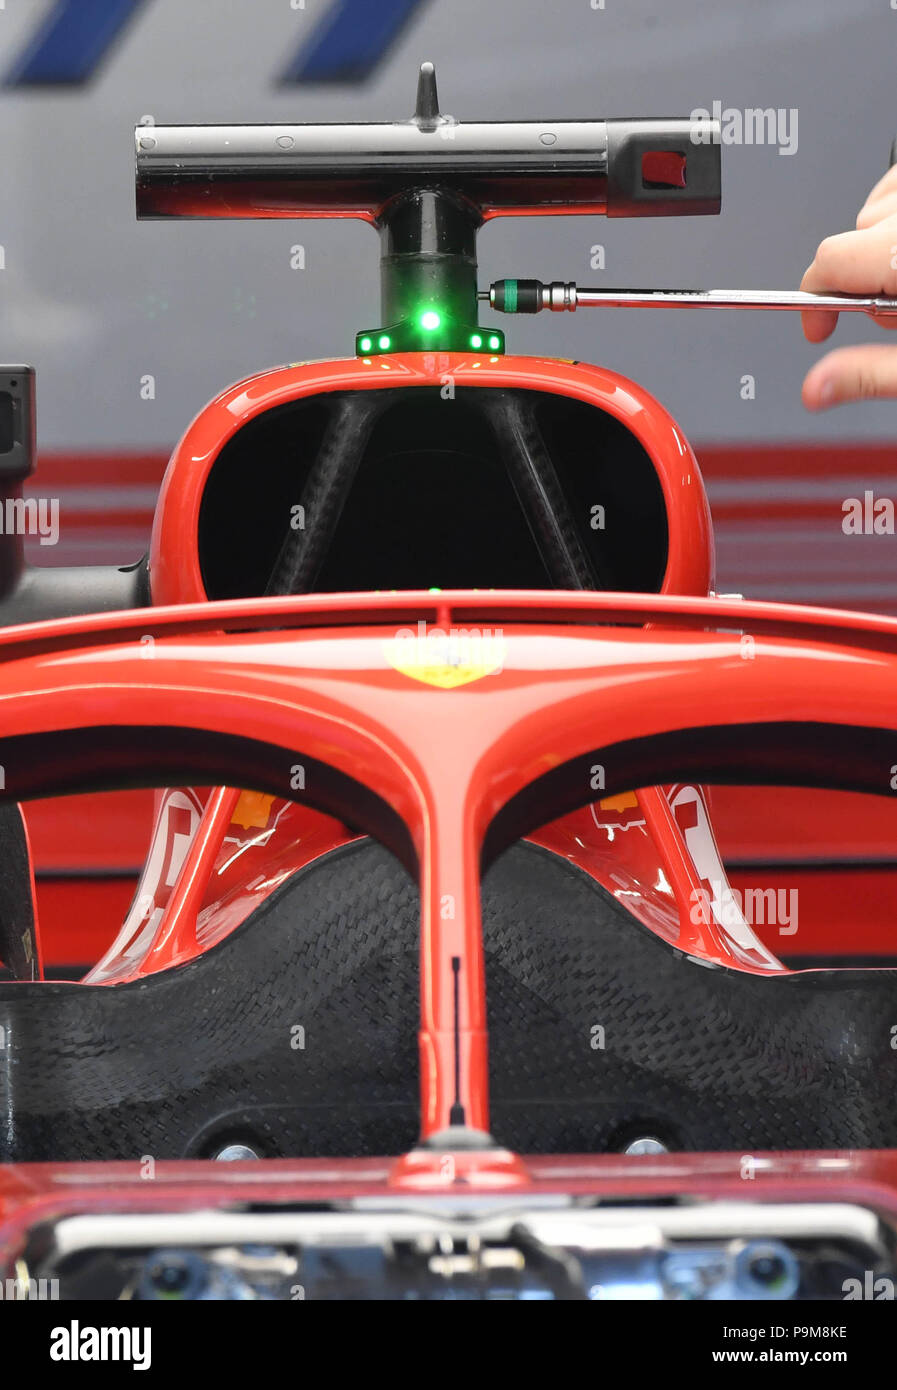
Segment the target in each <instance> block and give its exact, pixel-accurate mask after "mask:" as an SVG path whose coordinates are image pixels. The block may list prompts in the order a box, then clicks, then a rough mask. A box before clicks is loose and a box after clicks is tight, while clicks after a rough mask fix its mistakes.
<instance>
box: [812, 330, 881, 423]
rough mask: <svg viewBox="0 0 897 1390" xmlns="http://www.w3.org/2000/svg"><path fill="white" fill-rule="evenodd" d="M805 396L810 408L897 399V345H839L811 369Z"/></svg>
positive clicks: (822, 408)
mask: <svg viewBox="0 0 897 1390" xmlns="http://www.w3.org/2000/svg"><path fill="white" fill-rule="evenodd" d="M801 398H802V400H803V403H804V405H805V406H806V407H807V409H808V410H827V409H828V408H829V407H830V406H833V405H844V404H845V403H846V402H847V401H873V400H887V399H897V348H895V347H892V346H891V345H890V344H888V343H865V344H863V345H862V346H860V347H844V348H837V349H836V351H835V352H830V353H829V354H828V356H826V357H823V359H822V361H821V362H817V363H816V365H815V367H813V368H812V369H811V370H810V371H809V372H808V373H807V375H806V377H805V378H804V385H803V390H802V392H801Z"/></svg>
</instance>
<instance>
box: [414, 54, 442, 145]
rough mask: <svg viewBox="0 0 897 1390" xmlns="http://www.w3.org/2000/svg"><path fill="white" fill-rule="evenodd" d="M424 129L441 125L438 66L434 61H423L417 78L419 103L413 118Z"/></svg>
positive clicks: (431, 128)
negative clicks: (435, 65) (437, 79)
mask: <svg viewBox="0 0 897 1390" xmlns="http://www.w3.org/2000/svg"><path fill="white" fill-rule="evenodd" d="M411 119H412V120H413V121H414V123H415V125H419V126H420V127H421V129H422V130H433V129H435V127H436V126H438V125H439V122H440V120H441V116H440V114H439V93H438V92H437V90H436V68H435V67H434V66H433V64H432V63H421V65H420V73H419V74H418V78H417V104H416V106H415V108H414V115H413V116H412V118H411Z"/></svg>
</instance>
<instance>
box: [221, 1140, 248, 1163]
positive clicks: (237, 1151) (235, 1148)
mask: <svg viewBox="0 0 897 1390" xmlns="http://www.w3.org/2000/svg"><path fill="white" fill-rule="evenodd" d="M215 1158H216V1159H217V1160H218V1162H220V1163H237V1162H239V1161H240V1160H241V1159H246V1158H258V1154H257V1153H256V1151H255V1149H251V1148H250V1147H249V1145H248V1144H225V1146H224V1148H223V1149H219V1151H218V1153H216V1154H215Z"/></svg>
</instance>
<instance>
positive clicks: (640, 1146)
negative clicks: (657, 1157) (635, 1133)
mask: <svg viewBox="0 0 897 1390" xmlns="http://www.w3.org/2000/svg"><path fill="white" fill-rule="evenodd" d="M623 1152H624V1154H636V1155H639V1156H641V1155H644V1154H666V1153H669V1149H668V1148H667V1146H666V1144H661V1142H660V1140H659V1139H649V1138H647V1137H645V1138H644V1139H633V1141H632V1143H631V1144H627V1145H626V1148H625V1149H624V1150H623Z"/></svg>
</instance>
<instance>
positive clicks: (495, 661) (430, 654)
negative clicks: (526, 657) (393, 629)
mask: <svg viewBox="0 0 897 1390" xmlns="http://www.w3.org/2000/svg"><path fill="white" fill-rule="evenodd" d="M383 653H384V655H385V657H386V660H387V661H388V662H389V664H390V666H391V667H392V668H393V670H394V671H399V672H400V673H401V674H402V675H403V676H409V677H410V678H411V680H415V681H422V682H423V683H424V685H434V686H437V687H439V689H441V690H454V689H456V688H457V687H458V686H459V685H469V684H470V683H471V682H472V681H478V680H482V678H483V676H491V675H495V674H496V673H497V672H499V671H501V669H502V667H503V666H504V662H505V657H506V655H507V643H506V642H505V639H504V637H503V636H502V634H501V633H500V632H497V631H494V630H490V629H486V630H479V629H476V628H457V629H456V628H452V629H450V631H448V632H444V631H443V630H442V629H441V628H432V629H430V630H429V631H425V630H419V631H418V632H415V631H414V630H413V629H412V628H407V629H406V630H405V631H404V632H400V633H399V634H398V635H397V636H396V637H394V638H392V640H390V641H389V642H384V644H383Z"/></svg>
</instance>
